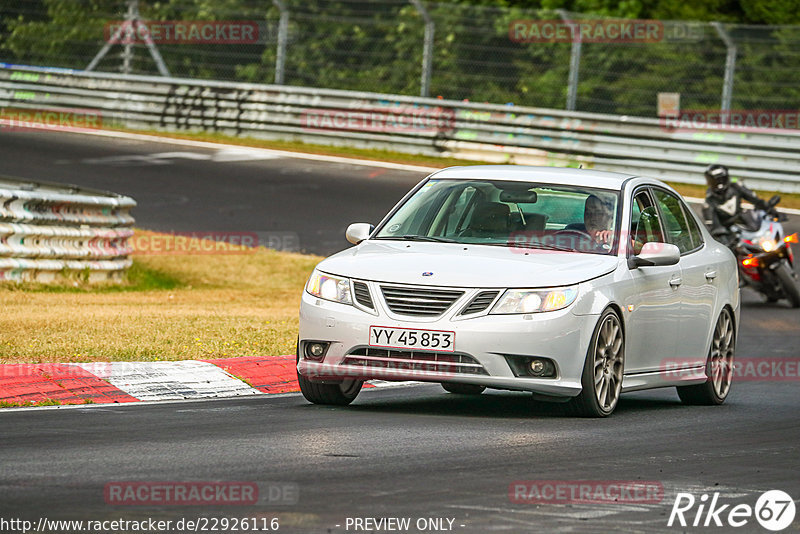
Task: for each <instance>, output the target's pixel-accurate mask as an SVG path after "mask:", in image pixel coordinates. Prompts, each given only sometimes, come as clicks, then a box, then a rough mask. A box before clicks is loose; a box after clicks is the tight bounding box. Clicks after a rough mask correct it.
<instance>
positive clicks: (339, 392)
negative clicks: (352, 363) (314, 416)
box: [296, 347, 364, 406]
mask: <svg viewBox="0 0 800 534" xmlns="http://www.w3.org/2000/svg"><path fill="white" fill-rule="evenodd" d="M296 353H297V362H298V363H299V362H300V350H299V347H298V349H297V351H296ZM297 383H298V384H300V391H301V392H302V393H303V397H305V398H306V400H307V401H308V402H312V403H314V404H331V405H334V406H347V405H348V404H350V403H351V402H353V400H354V399H355V398H356V397H357V396H358V393H359V392H360V391H361V386H363V385H364V382H363V381H362V380H343V381H341V382H338V383H333V384H329V383H323V382H315V381H313V380H311V379H309V378H306V377H304V376H303V375H301V374H300V372H299V371H298V373H297Z"/></svg>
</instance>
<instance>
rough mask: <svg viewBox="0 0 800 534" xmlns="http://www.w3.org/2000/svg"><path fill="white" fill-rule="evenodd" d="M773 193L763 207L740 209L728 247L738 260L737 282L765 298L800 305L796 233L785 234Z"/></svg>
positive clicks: (777, 198) (782, 216)
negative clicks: (795, 247)
mask: <svg viewBox="0 0 800 534" xmlns="http://www.w3.org/2000/svg"><path fill="white" fill-rule="evenodd" d="M780 200H781V197H780V196H778V195H775V196H774V197H772V198H771V199H769V201H768V202H767V203H766V205H765V206H764V208H763V209H753V210H749V211H743V212H742V213H741V214H740V216H739V218H738V220H737V222H736V223H735V224H734V225H733V226H732V227H731V231H732V232H733V236H734V239H733V242H732V243H731V249H732V250H733V252H734V254H735V255H736V258H737V260H738V263H739V285H740V286H749V287H751V288H753V289H755V290H756V291H758V292H759V293H762V294H763V295H764V296H766V297H767V302H777V301H778V300H780V299H782V298H785V299H787V300H788V301H789V303H790V304H791V305H792V307H793V308H798V307H800V289H798V287H797V275H796V274H795V272H794V254H793V252H792V246H791V245H792V243H795V244H796V243H797V242H798V238H797V234H796V233H795V234H791V235H788V236H787V235H785V233H784V230H783V225H782V224H781V222H783V221H785V220H786V216H785V215H783V214H780V213H778V211H777V210H776V209H775V206H776V205H777V204H778V202H780Z"/></svg>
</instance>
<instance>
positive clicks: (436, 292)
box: [381, 285, 464, 317]
mask: <svg viewBox="0 0 800 534" xmlns="http://www.w3.org/2000/svg"><path fill="white" fill-rule="evenodd" d="M381 292H382V293H383V299H384V300H385V301H386V305H387V306H388V307H389V309H390V310H391V311H393V312H394V313H397V314H399V315H414V316H418V317H435V316H437V315H441V314H443V313H444V312H445V311H447V309H448V308H449V307H450V306H452V305H453V303H454V302H455V301H457V300H458V299H459V298H460V297H461V296H462V295H463V294H464V292H463V291H459V290H448V289H433V288H427V287H408V286H384V285H382V286H381Z"/></svg>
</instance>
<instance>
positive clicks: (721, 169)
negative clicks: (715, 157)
mask: <svg viewBox="0 0 800 534" xmlns="http://www.w3.org/2000/svg"><path fill="white" fill-rule="evenodd" d="M705 177H706V184H708V189H707V190H706V201H705V204H703V218H704V219H705V223H706V227H707V228H708V229H709V231H710V232H711V235H712V236H714V238H715V239H717V240H718V241H720V242H723V243H727V244H730V243H731V242H732V240H733V239H734V238H735V237H734V236H733V234H732V233H731V230H730V228H731V225H733V224H735V223H737V222H741V218H742V199H744V200H746V201H748V202H750V203H751V204H753V205H754V206H755V207H756V208H757V209H765V208H766V206H767V203H766V202H764V201H763V200H761V199H760V198H758V195H756V194H755V193H754V192H752V191H751V190H750V189H748V188H747V187H745V186H744V185H742V184H740V183H736V182H733V183H731V178H730V174H729V173H728V168H727V167H725V166H724V165H717V164H714V165H709V166H708V168H707V169H706V172H705Z"/></svg>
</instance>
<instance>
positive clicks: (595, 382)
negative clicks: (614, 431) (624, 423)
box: [567, 309, 625, 417]
mask: <svg viewBox="0 0 800 534" xmlns="http://www.w3.org/2000/svg"><path fill="white" fill-rule="evenodd" d="M624 368H625V336H624V334H623V332H622V323H621V322H620V320H619V316H618V315H617V313H616V312H615V311H614V310H612V309H607V310H606V311H605V312H603V315H601V316H600V320H599V321H598V322H597V326H596V327H595V329H594V333H593V334H592V341H591V343H589V351H588V353H587V354H586V361H585V363H584V366H583V375H582V377H581V385H582V386H583V389H582V390H581V393H580V395H578V396H577V397H575V398H574V399H572V400H570V401H569V404H568V405H567V406H568V407H569V409H570V411H572V412H573V413H574V414H576V415H580V416H582V417H607V416H609V415H611V413H612V412H613V411H614V409H615V408H616V407H617V402H618V401H619V394H620V391H622V373H623V372H624Z"/></svg>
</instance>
